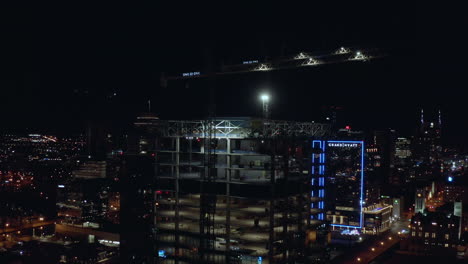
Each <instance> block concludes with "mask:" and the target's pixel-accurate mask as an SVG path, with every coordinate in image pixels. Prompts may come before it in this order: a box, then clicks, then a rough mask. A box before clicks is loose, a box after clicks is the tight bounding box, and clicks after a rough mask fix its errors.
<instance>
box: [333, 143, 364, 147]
mask: <svg viewBox="0 0 468 264" xmlns="http://www.w3.org/2000/svg"><path fill="white" fill-rule="evenodd" d="M328 146H329V147H341V148H357V147H360V145H359V144H357V143H328Z"/></svg>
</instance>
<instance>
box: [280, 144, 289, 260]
mask: <svg viewBox="0 0 468 264" xmlns="http://www.w3.org/2000/svg"><path fill="white" fill-rule="evenodd" d="M280 144H281V146H282V147H281V150H280V151H281V153H283V164H281V165H282V166H284V167H283V168H282V169H283V173H284V185H283V186H281V188H282V189H283V190H284V191H283V190H282V193H284V194H285V196H284V197H283V198H282V200H283V203H282V206H281V207H282V208H281V210H282V211H283V212H282V216H283V238H282V240H283V243H284V244H285V247H283V250H284V251H283V261H286V259H287V257H288V256H287V254H286V253H287V251H288V250H289V248H290V246H291V245H290V244H289V241H287V238H289V236H288V222H289V212H290V206H291V205H290V204H289V194H288V181H289V179H288V178H289V151H288V149H289V148H288V145H286V146H285V142H281V143H280Z"/></svg>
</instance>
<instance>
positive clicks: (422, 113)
mask: <svg viewBox="0 0 468 264" xmlns="http://www.w3.org/2000/svg"><path fill="white" fill-rule="evenodd" d="M423 123H424V109H421V124H423Z"/></svg>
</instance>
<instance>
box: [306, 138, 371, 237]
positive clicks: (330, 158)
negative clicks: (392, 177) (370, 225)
mask: <svg viewBox="0 0 468 264" xmlns="http://www.w3.org/2000/svg"><path fill="white" fill-rule="evenodd" d="M312 147H313V148H314V149H315V150H316V151H315V154H313V158H312V175H313V178H312V185H313V186H314V187H315V188H314V190H313V191H312V196H313V197H316V198H317V201H315V202H313V203H312V204H311V207H312V208H318V209H319V210H322V213H319V214H318V215H317V217H318V219H319V220H324V219H326V220H328V221H329V222H330V224H331V226H332V230H342V229H351V230H352V229H359V228H361V227H362V226H363V217H362V207H363V198H364V197H363V196H364V192H363V189H364V142H363V141H334V140H330V141H322V140H314V141H313V142H312Z"/></svg>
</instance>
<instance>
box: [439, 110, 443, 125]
mask: <svg viewBox="0 0 468 264" xmlns="http://www.w3.org/2000/svg"><path fill="white" fill-rule="evenodd" d="M439 126H442V113H441V112H440V109H439Z"/></svg>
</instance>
